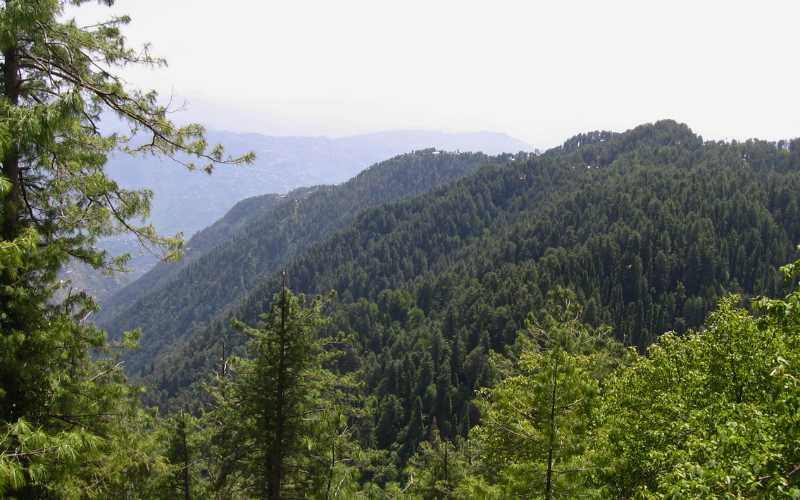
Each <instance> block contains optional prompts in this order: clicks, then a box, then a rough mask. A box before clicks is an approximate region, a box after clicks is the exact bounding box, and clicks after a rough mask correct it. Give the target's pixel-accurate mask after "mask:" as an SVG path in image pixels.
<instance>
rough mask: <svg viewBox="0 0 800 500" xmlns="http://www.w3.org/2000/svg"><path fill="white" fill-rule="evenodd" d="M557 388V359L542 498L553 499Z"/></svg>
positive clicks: (554, 367)
mask: <svg viewBox="0 0 800 500" xmlns="http://www.w3.org/2000/svg"><path fill="white" fill-rule="evenodd" d="M557 387H558V358H556V360H555V361H554V366H553V391H552V393H551V395H550V436H549V440H548V441H549V442H548V444H547V478H546V479H545V485H544V497H545V498H546V499H547V500H552V498H553V448H555V439H556V389H557Z"/></svg>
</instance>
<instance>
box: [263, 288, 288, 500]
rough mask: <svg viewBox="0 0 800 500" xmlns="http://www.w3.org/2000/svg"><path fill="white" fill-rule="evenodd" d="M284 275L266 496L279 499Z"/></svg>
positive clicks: (284, 353) (283, 381) (284, 301)
mask: <svg viewBox="0 0 800 500" xmlns="http://www.w3.org/2000/svg"><path fill="white" fill-rule="evenodd" d="M287 307H288V304H287V303H286V275H285V274H284V276H283V291H282V295H281V326H280V332H279V340H278V341H279V343H280V355H279V358H278V384H277V387H276V388H275V390H276V398H275V402H276V408H275V439H274V440H273V446H274V448H273V449H272V450H270V453H269V457H267V460H268V468H267V470H268V471H269V476H268V481H267V482H268V491H267V498H269V499H270V500H280V498H281V483H282V482H283V456H284V452H285V450H284V449H283V448H284V442H283V441H284V424H285V422H284V418H285V416H284V414H283V413H284V404H285V401H284V399H285V397H286V395H285V387H284V385H285V383H286V382H285V373H284V372H285V371H286V341H287V339H286V313H287V310H286V309H287Z"/></svg>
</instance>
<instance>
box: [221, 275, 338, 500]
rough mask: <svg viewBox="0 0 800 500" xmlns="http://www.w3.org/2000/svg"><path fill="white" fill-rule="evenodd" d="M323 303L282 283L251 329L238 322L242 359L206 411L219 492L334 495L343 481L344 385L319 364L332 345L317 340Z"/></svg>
mask: <svg viewBox="0 0 800 500" xmlns="http://www.w3.org/2000/svg"><path fill="white" fill-rule="evenodd" d="M322 305H323V302H322V300H321V299H319V298H317V299H315V300H313V301H310V302H307V301H306V299H305V298H304V297H303V296H297V295H294V294H292V293H291V292H290V291H289V290H288V289H287V288H285V287H284V288H283V289H282V291H281V292H280V293H278V294H276V296H275V298H274V301H273V303H272V306H271V308H270V312H269V313H266V314H263V315H262V316H261V323H260V324H259V325H258V326H257V327H249V326H246V325H244V324H242V323H238V324H237V328H238V329H239V330H240V331H241V332H243V333H245V334H246V335H247V336H248V337H249V338H250V341H249V343H248V346H247V357H246V358H233V359H231V360H228V362H229V366H230V371H229V372H228V373H227V374H226V375H225V377H224V378H222V379H220V380H219V383H218V384H217V385H216V386H215V387H213V388H212V394H213V396H214V399H215V404H214V406H213V407H212V410H211V411H210V412H209V413H208V415H207V416H206V422H208V423H210V424H209V425H210V426H211V431H212V433H215V434H216V435H215V437H213V438H212V442H213V443H216V445H217V446H218V448H219V450H218V452H217V456H218V457H221V458H220V459H219V461H218V464H217V465H216V470H217V472H216V477H217V479H216V482H217V484H215V485H213V488H215V489H217V490H218V491H227V492H228V494H234V492H236V491H242V492H245V493H249V494H251V495H256V496H259V497H261V498H269V499H280V498H289V497H299V496H313V497H319V498H334V497H336V496H339V493H337V492H341V490H342V488H343V486H342V483H343V482H344V483H347V485H349V481H351V478H350V471H349V467H348V465H347V463H348V461H349V460H350V457H351V454H352V453H353V451H354V448H353V446H352V445H351V439H350V418H351V416H352V412H350V411H347V408H348V403H347V394H346V392H347V390H348V385H347V384H348V383H347V377H344V376H342V377H335V376H334V375H333V374H332V373H331V372H330V371H328V370H327V369H326V368H325V367H324V363H325V360H326V359H328V358H329V357H330V354H331V349H332V348H329V349H325V348H324V344H323V343H322V342H321V341H320V339H319V337H318V329H319V327H320V325H321V324H322V323H323V316H322V314H321V308H322ZM212 468H213V466H212ZM321 492H324V493H321Z"/></svg>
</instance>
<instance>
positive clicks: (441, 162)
mask: <svg viewBox="0 0 800 500" xmlns="http://www.w3.org/2000/svg"><path fill="white" fill-rule="evenodd" d="M490 161H495V158H494V157H488V156H486V155H483V154H473V153H458V154H457V153H445V152H439V151H435V150H432V149H429V150H424V151H419V152H416V153H410V154H406V155H402V156H399V157H396V158H394V159H392V160H389V161H386V162H383V163H381V164H378V165H376V166H374V167H372V168H370V169H368V170H366V171H364V172H362V173H361V174H359V175H358V176H356V177H355V178H353V179H351V180H350V181H348V182H346V183H344V184H342V185H340V186H319V187H316V188H303V189H300V190H296V191H293V192H292V193H290V194H289V195H287V196H285V197H279V200H278V201H276V202H275V203H274V204H273V203H272V202H273V201H275V200H274V197H270V198H268V199H269V200H271V201H270V202H269V203H267V204H266V206H267V207H268V210H266V211H263V212H259V213H258V214H257V215H253V214H248V216H247V217H248V218H247V222H241V223H238V224H237V223H233V222H231V221H235V220H238V218H237V216H236V214H240V213H248V210H247V206H239V207H236V208H234V210H233V211H232V212H231V213H230V214H229V215H228V216H227V217H226V218H224V219H222V221H220V223H219V224H218V225H215V226H212V227H211V228H209V229H208V230H207V231H203V232H201V233H199V234H198V235H197V236H196V237H195V238H192V240H191V241H190V242H189V247H190V249H191V250H190V254H189V261H188V262H187V263H186V264H182V265H180V267H178V268H171V267H169V266H168V265H161V266H159V267H157V268H156V269H154V270H153V271H151V272H150V273H148V274H146V275H145V276H144V277H143V278H141V279H140V280H139V281H137V282H135V283H133V284H132V285H129V286H128V287H127V288H126V289H124V290H122V291H121V292H120V293H119V294H118V295H117V296H115V297H112V299H110V300H109V301H107V304H106V310H105V312H102V313H101V314H100V315H99V316H98V318H97V320H96V322H97V324H98V325H100V326H101V327H103V328H105V329H107V330H108V331H109V332H110V333H111V335H112V336H117V335H119V334H120V333H121V332H123V331H125V330H128V329H133V328H142V330H143V333H144V337H143V341H142V346H143V347H142V348H141V350H140V351H137V352H136V353H134V354H133V355H132V357H131V359H130V360H129V365H130V366H131V367H132V369H136V368H137V367H138V364H137V360H140V359H148V358H152V357H153V356H154V355H155V354H156V353H158V352H159V350H160V348H161V346H162V345H166V344H169V343H170V342H172V341H173V340H174V339H175V338H177V337H180V336H182V335H183V334H184V333H185V332H186V331H187V330H190V329H191V328H192V327H194V326H195V325H196V324H198V323H200V324H202V323H203V322H205V321H207V320H209V319H210V318H212V317H213V316H214V315H215V314H218V313H219V312H220V311H222V310H224V309H226V308H227V307H228V305H230V304H233V303H235V301H237V300H238V299H239V298H241V296H242V295H243V294H244V293H246V292H247V291H248V290H249V289H250V288H252V287H253V286H254V285H255V284H256V283H258V281H259V280H260V279H262V278H264V277H266V276H269V275H270V274H271V273H273V272H275V271H276V270H278V269H279V268H280V267H281V266H282V265H284V264H285V263H286V262H287V261H288V260H289V259H291V258H292V257H294V256H296V255H300V254H302V253H303V252H304V251H305V250H306V249H308V248H310V247H311V246H312V245H314V244H315V243H317V242H319V241H322V240H323V239H324V238H325V237H326V236H328V235H330V234H332V233H333V232H335V231H337V230H339V229H341V228H343V227H345V226H346V225H347V224H348V223H349V222H350V221H352V220H353V219H354V218H355V217H356V215H357V214H358V213H359V212H360V211H362V210H363V209H365V208H369V207H374V206H378V205H381V204H384V203H387V202H391V201H394V200H399V199H403V198H406V197H411V196H414V195H417V194H420V193H423V192H426V191H429V190H431V189H435V188H436V187H438V186H441V185H444V184H447V183H449V182H452V181H453V180H455V179H458V178H460V177H463V176H464V175H467V174H469V173H470V172H472V171H474V170H475V169H477V168H478V167H479V166H480V165H483V164H486V163H488V162H490ZM258 201H259V199H258V198H257V199H254V200H248V202H247V205H248V206H249V205H253V204H255V203H257V202H258ZM217 226H219V227H217ZM231 226H235V227H237V228H238V229H237V230H236V231H235V232H234V231H231V230H230V229H229V228H230V227H231ZM197 247H201V249H202V248H212V247H213V248H212V249H211V250H208V251H206V252H205V253H201V249H198V248H197ZM173 269H175V270H173Z"/></svg>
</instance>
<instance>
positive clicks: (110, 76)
mask: <svg viewBox="0 0 800 500" xmlns="http://www.w3.org/2000/svg"><path fill="white" fill-rule="evenodd" d="M67 3H68V2H65V1H61V0H24V1H23V0H9V1H6V2H4V3H3V6H2V7H0V53H2V63H0V69H1V70H2V73H3V78H2V82H1V83H0V93H1V94H2V96H1V98H0V163H2V171H1V173H2V175H0V236H1V237H2V239H0V495H3V496H7V497H21V498H42V497H45V498H47V497H54V498H86V497H93V498H149V497H152V496H153V495H154V491H155V488H158V484H160V481H161V477H162V475H163V474H164V473H166V471H167V470H168V465H167V463H166V461H165V460H164V459H163V458H162V457H161V445H160V441H159V436H160V431H159V426H158V423H157V421H156V420H155V419H154V417H153V416H152V415H150V414H149V413H147V412H144V411H143V410H141V409H140V407H139V406H138V398H139V392H138V391H137V390H135V389H133V388H131V387H130V386H128V385H127V384H126V382H125V379H124V376H123V374H122V372H121V365H122V363H121V362H120V361H119V359H118V355H117V354H116V353H115V352H113V351H114V350H112V349H110V348H109V347H108V346H107V345H106V342H105V335H104V334H103V333H102V332H101V331H100V330H98V329H97V328H95V327H93V326H91V325H89V324H87V319H88V317H89V316H90V315H91V314H92V313H94V312H95V310H96V308H95V306H94V304H93V302H92V300H91V298H90V297H87V296H86V295H84V294H81V293H77V294H76V293H73V292H72V291H71V290H68V289H67V290H63V288H65V287H63V286H61V285H60V284H59V283H57V282H56V279H55V278H56V274H57V272H58V270H59V269H60V268H61V267H62V266H63V265H64V264H65V262H67V261H68V260H69V259H78V260H80V261H82V262H84V263H86V264H88V265H90V266H92V267H95V268H103V269H106V270H112V269H117V268H119V267H121V266H122V265H123V264H124V261H125V256H120V257H119V258H111V257H110V256H108V255H106V254H105V253H104V252H102V251H99V250H98V249H97V248H96V247H95V242H96V241H97V239H98V238H99V237H102V236H108V235H111V234H117V233H122V232H131V233H133V234H135V235H136V236H137V237H138V238H139V239H140V240H141V241H142V243H143V244H148V245H151V246H154V247H156V248H159V249H161V250H162V251H163V252H164V253H165V255H166V256H172V255H175V254H176V253H177V252H178V251H179V250H180V241H179V239H178V238H165V237H161V236H159V235H158V234H156V233H155V231H154V230H153V229H152V227H150V226H147V225H140V224H139V221H140V219H141V218H142V217H145V216H146V215H147V213H148V209H149V203H150V194H149V193H148V192H147V191H141V192H137V191H129V190H124V189H121V188H119V186H118V185H117V184H116V183H115V182H113V181H112V180H111V179H109V178H108V177H107V176H106V175H105V172H104V165H105V162H106V157H107V155H108V154H109V153H110V152H111V151H113V150H119V149H121V150H124V151H127V152H130V153H141V154H163V155H166V156H169V157H172V158H174V159H176V160H177V161H180V162H184V163H186V162H185V161H183V158H184V157H185V155H189V156H187V157H195V158H198V159H201V160H202V161H204V162H208V165H211V164H213V163H220V162H222V163H225V162H227V163H241V162H246V161H249V160H251V159H252V158H251V155H245V156H243V157H241V158H226V157H225V156H224V153H223V151H222V149H221V148H220V147H213V148H208V147H207V144H206V143H205V140H204V139H203V136H202V128H200V127H199V126H197V125H189V126H187V127H176V126H175V125H173V124H172V123H171V122H170V121H169V120H168V119H167V117H166V115H167V109H166V108H165V107H163V106H161V105H160V104H158V101H157V96H156V95H155V94H154V93H146V92H141V91H138V90H131V89H128V88H126V86H125V85H124V84H123V82H122V80H121V79H120V78H119V77H117V76H116V75H115V74H114V71H115V70H116V69H119V68H120V67H121V66H125V65H129V64H144V65H159V64H161V61H160V60H158V59H155V58H153V57H152V56H151V55H150V54H149V52H148V51H147V50H145V51H143V52H139V51H135V50H132V49H130V48H128V47H127V46H126V44H125V39H124V37H123V35H122V32H121V27H122V26H123V25H124V24H126V23H127V22H128V19H127V18H115V19H112V20H110V21H108V22H106V23H101V24H98V25H95V26H90V27H81V26H78V25H77V24H76V23H75V22H74V21H72V20H64V19H63V14H64V8H65V6H66V5H67ZM69 3H71V4H74V5H80V4H81V3H83V2H82V1H80V0H78V1H72V2H69ZM105 3H106V4H108V5H111V4H112V3H113V2H112V1H106V2H105ZM103 113H111V114H114V115H116V116H117V117H118V118H120V119H121V121H122V122H123V123H127V124H128V125H130V127H129V134H126V135H120V134H111V135H103V134H101V133H100V130H99V128H98V123H99V120H100V118H101V116H102V115H103ZM145 131H146V133H147V134H149V135H150V136H151V137H150V140H149V141H147V140H145V142H143V143H141V144H138V145H137V144H136V141H137V140H142V137H143V136H142V135H141V133H143V132H145ZM187 166H189V167H192V165H187ZM60 288H62V290H59V289H60ZM59 291H60V292H62V293H61V295H60V296H63V297H64V298H63V300H61V299H60V298H58V299H57V298H56V292H59ZM60 296H59V297H60Z"/></svg>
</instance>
